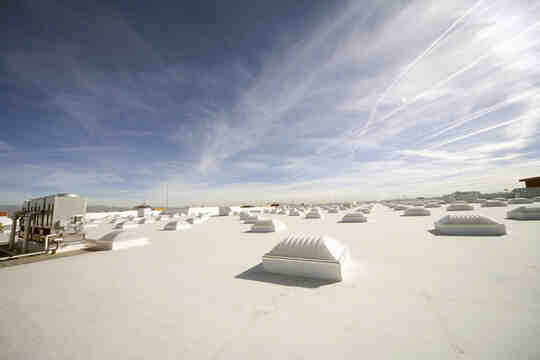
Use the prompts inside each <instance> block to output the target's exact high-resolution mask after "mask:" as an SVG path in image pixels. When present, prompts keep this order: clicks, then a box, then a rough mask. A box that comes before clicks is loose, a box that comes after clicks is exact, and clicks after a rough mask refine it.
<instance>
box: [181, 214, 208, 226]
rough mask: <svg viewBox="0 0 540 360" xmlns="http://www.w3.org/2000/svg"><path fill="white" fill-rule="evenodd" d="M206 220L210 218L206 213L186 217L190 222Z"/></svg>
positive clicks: (200, 222) (197, 222)
mask: <svg viewBox="0 0 540 360" xmlns="http://www.w3.org/2000/svg"><path fill="white" fill-rule="evenodd" d="M206 220H208V217H207V216H205V215H197V216H192V217H190V218H187V219H186V221H187V222H188V223H190V224H202V223H203V222H205V221H206Z"/></svg>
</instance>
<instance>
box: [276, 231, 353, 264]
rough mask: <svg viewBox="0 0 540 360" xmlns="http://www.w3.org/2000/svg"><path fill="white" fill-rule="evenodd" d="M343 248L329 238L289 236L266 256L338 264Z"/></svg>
mask: <svg viewBox="0 0 540 360" xmlns="http://www.w3.org/2000/svg"><path fill="white" fill-rule="evenodd" d="M344 252H345V247H344V246H343V245H341V244H340V243H339V242H338V241H336V240H334V239H333V238H331V237H329V236H326V235H324V236H314V235H290V236H288V237H286V238H285V239H284V240H283V241H281V242H280V243H279V244H277V245H276V246H275V247H274V248H273V249H272V250H271V251H270V252H269V253H267V254H266V256H276V257H287V258H301V259H314V260H325V261H334V262H339V261H340V259H341V258H342V256H343V254H344Z"/></svg>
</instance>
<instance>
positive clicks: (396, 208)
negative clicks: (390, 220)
mask: <svg viewBox="0 0 540 360" xmlns="http://www.w3.org/2000/svg"><path fill="white" fill-rule="evenodd" d="M408 208H409V207H408V206H405V205H394V206H393V209H394V210H396V211H401V210H407V209H408Z"/></svg>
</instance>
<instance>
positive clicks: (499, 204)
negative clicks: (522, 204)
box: [482, 200, 508, 207]
mask: <svg viewBox="0 0 540 360" xmlns="http://www.w3.org/2000/svg"><path fill="white" fill-rule="evenodd" d="M503 206H508V205H507V204H506V203H505V202H504V201H499V200H487V201H484V202H483V203H482V207H503Z"/></svg>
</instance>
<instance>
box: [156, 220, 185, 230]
mask: <svg viewBox="0 0 540 360" xmlns="http://www.w3.org/2000/svg"><path fill="white" fill-rule="evenodd" d="M189 228H191V224H189V223H188V222H186V221H184V220H174V221H169V222H168V223H167V224H166V225H165V226H164V227H163V230H166V231H180V230H186V229H189Z"/></svg>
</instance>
